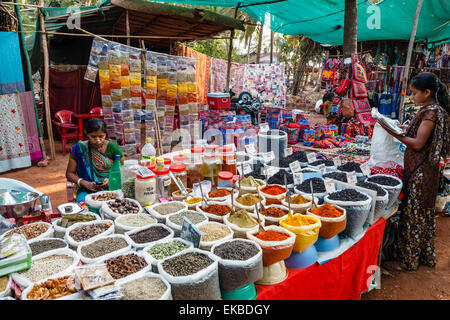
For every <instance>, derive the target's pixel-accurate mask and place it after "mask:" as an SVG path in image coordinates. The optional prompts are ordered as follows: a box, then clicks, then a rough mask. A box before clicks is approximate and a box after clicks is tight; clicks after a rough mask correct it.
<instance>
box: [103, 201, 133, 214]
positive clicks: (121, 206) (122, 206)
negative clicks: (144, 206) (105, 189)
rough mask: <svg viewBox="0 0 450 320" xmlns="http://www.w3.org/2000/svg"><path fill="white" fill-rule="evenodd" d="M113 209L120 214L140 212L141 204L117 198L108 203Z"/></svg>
mask: <svg viewBox="0 0 450 320" xmlns="http://www.w3.org/2000/svg"><path fill="white" fill-rule="evenodd" d="M108 206H109V208H110V209H111V211H113V212H115V213H120V214H132V213H139V206H138V205H137V204H136V203H134V202H132V201H130V200H127V199H116V200H114V201H111V202H109V203H108Z"/></svg>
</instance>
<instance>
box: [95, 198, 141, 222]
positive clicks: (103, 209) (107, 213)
mask: <svg viewBox="0 0 450 320" xmlns="http://www.w3.org/2000/svg"><path fill="white" fill-rule="evenodd" d="M125 199H126V200H128V201H131V202H133V203H135V204H136V205H137V206H138V208H139V211H138V213H141V212H143V211H144V209H143V208H142V206H141V205H140V204H139V202H137V201H136V200H134V199H129V198H125ZM113 201H115V200H109V201H105V202H103V204H102V206H101V207H100V208H101V209H100V210H101V212H102V213H103V215H104V218H106V219H111V220H114V219H116V218H117V217H119V216H121V215H122V214H120V213H117V212H114V211H112V210H111V208H110V207H109V206H108V203H109V202H113Z"/></svg>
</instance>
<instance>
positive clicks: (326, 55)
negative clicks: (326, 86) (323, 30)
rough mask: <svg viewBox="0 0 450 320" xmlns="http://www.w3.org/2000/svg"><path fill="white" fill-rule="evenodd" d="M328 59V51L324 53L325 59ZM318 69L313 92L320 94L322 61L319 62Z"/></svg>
mask: <svg viewBox="0 0 450 320" xmlns="http://www.w3.org/2000/svg"><path fill="white" fill-rule="evenodd" d="M327 58H328V51H326V53H325V59H327ZM319 63H320V69H319V77H318V78H317V82H316V87H315V88H314V91H315V92H320V89H321V87H322V74H323V61H319Z"/></svg>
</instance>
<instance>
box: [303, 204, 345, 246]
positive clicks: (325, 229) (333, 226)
mask: <svg viewBox="0 0 450 320" xmlns="http://www.w3.org/2000/svg"><path fill="white" fill-rule="evenodd" d="M307 214H308V215H310V216H312V217H315V218H318V219H320V222H321V223H322V226H321V227H320V230H319V237H322V238H325V239H330V238H333V237H334V236H335V235H337V234H339V233H340V232H342V231H344V230H345V226H346V224H347V214H346V210H345V209H343V208H339V207H338V206H336V205H331V204H329V203H326V204H324V205H321V206H319V207H317V208H316V209H314V212H312V209H311V208H309V209H308V210H307Z"/></svg>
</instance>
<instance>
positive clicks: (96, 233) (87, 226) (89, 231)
mask: <svg viewBox="0 0 450 320" xmlns="http://www.w3.org/2000/svg"><path fill="white" fill-rule="evenodd" d="M113 233H114V223H113V221H112V220H95V221H90V222H78V223H75V224H73V225H71V226H70V227H68V228H67V230H66V235H65V236H64V240H66V242H67V243H68V244H69V248H71V249H76V248H78V246H79V245H82V244H84V243H86V242H88V241H91V240H94V239H98V238H100V237H103V236H108V235H110V234H113Z"/></svg>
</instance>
